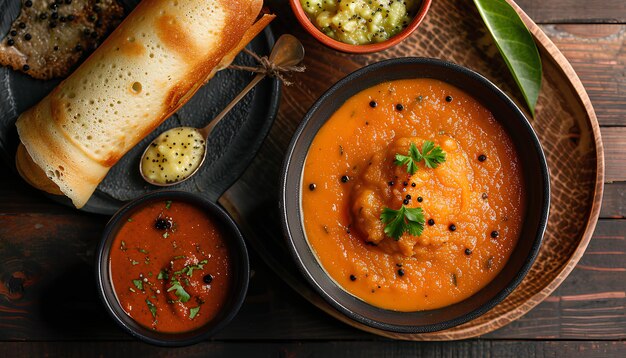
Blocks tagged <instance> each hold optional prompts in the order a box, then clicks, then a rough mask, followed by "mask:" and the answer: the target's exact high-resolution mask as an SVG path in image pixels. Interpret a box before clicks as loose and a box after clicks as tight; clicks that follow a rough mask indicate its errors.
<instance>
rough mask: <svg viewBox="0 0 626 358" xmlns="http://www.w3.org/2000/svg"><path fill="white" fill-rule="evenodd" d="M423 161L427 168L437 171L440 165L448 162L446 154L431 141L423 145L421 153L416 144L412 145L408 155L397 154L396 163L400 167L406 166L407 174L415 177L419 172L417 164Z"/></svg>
mask: <svg viewBox="0 0 626 358" xmlns="http://www.w3.org/2000/svg"><path fill="white" fill-rule="evenodd" d="M422 160H424V165H425V166H426V167H427V168H431V169H435V168H437V166H439V164H441V163H443V162H445V161H446V153H445V152H444V151H443V150H442V149H441V147H440V146H435V143H433V142H431V141H429V140H427V141H425V142H424V144H422V152H421V153H420V151H419V149H417V146H416V145H415V143H411V145H410V146H409V152H408V153H407V155H402V154H399V153H398V154H396V160H395V162H394V163H395V164H396V165H398V166H402V165H406V171H407V173H409V174H411V175H413V174H415V172H417V169H418V167H417V163H418V162H420V161H422Z"/></svg>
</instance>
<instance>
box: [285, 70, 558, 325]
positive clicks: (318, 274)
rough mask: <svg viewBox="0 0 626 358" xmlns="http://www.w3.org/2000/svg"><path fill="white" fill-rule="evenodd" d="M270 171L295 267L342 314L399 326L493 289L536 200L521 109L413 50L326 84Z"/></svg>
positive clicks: (544, 171)
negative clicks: (278, 184) (275, 170)
mask: <svg viewBox="0 0 626 358" xmlns="http://www.w3.org/2000/svg"><path fill="white" fill-rule="evenodd" d="M282 179H283V182H282V197H281V205H282V214H283V224H284V231H285V234H286V237H287V239H288V243H289V247H290V249H291V251H292V253H293V255H294V257H295V259H296V262H297V264H298V266H299V267H300V269H301V271H302V272H303V274H304V275H305V277H306V278H307V279H308V281H309V282H310V283H311V284H312V285H313V287H314V288H315V289H316V290H317V291H318V292H319V293H320V294H321V295H322V296H323V297H324V298H325V299H326V300H327V301H328V302H329V303H330V304H331V305H333V306H334V307H335V308H336V309H338V310H339V311H341V312H342V313H344V314H346V315H347V316H349V317H350V318H352V319H354V320H356V321H358V322H361V323H364V324H366V325H369V326H372V327H375V328H379V329H384V330H388V331H393V332H401V333H421V332H431V331H437V330H441V329H445V328H449V327H452V326H455V325H458V324H461V323H464V322H467V321H469V320H471V319H473V318H476V317H478V316H479V315H480V314H482V313H484V312H486V311H487V310H489V309H490V308H492V307H493V306H495V305H496V304H497V303H498V302H500V301H502V300H503V299H504V298H505V297H506V296H507V295H508V294H509V293H510V292H511V291H512V290H513V289H514V288H515V287H516V286H517V285H518V284H519V283H520V282H521V280H522V279H523V277H524V275H525V274H526V273H527V272H528V270H529V268H530V266H531V265H532V262H533V261H534V258H535V256H536V254H537V252H538V250H539V247H540V245H541V240H542V237H543V233H544V230H545V225H546V221H547V215H548V209H549V200H550V195H549V191H550V189H549V175H548V168H547V165H546V161H545V157H544V154H543V151H542V149H541V146H540V144H539V141H538V139H537V137H536V135H535V133H534V132H533V130H532V127H531V126H530V124H529V122H528V120H527V119H526V117H525V116H524V114H523V113H522V111H521V110H520V109H519V108H518V107H517V106H516V105H515V104H514V103H513V102H512V101H511V99H510V98H508V97H507V96H506V95H505V94H504V93H503V92H502V91H500V90H499V89H498V88H497V87H496V86H495V85H493V84H492V83H491V82H489V81H488V80H487V79H485V78H484V77H482V76H481V75H479V74H477V73H475V72H473V71H471V70H469V69H466V68H463V67H460V66H457V65H454V64H452V63H448V62H444V61H440V60H434V59H425V58H401V59H394V60H388V61H383V62H379V63H376V64H373V65H370V66H367V67H365V68H363V69H361V70H358V71H356V72H354V73H352V74H351V75H349V76H347V77H346V78H344V79H343V80H341V81H340V82H338V83H337V84H336V85H334V86H333V87H332V88H331V89H330V90H329V91H328V92H327V93H325V94H324V95H323V96H322V97H321V98H320V99H319V100H318V101H317V102H316V103H315V104H314V105H313V107H312V108H311V110H310V111H309V112H308V113H307V115H306V116H305V118H304V121H303V123H302V124H301V126H300V128H299V129H298V130H297V132H296V135H295V136H294V139H293V141H292V143H291V146H290V148H289V151H288V153H287V159H286V161H285V166H284V175H283V178H282Z"/></svg>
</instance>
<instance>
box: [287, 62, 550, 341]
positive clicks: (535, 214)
mask: <svg viewBox="0 0 626 358" xmlns="http://www.w3.org/2000/svg"><path fill="white" fill-rule="evenodd" d="M409 78H433V79H437V80H440V81H443V82H446V83H449V84H451V85H453V86H456V87H457V88H460V89H461V90H463V91H465V92H466V93H469V94H471V95H472V96H473V97H474V98H476V99H477V100H479V101H480V102H481V103H482V104H483V105H484V106H485V107H486V108H488V109H489V110H491V112H492V113H493V114H494V116H495V118H496V119H497V120H498V122H499V123H500V124H501V125H502V126H503V127H504V129H505V130H506V131H507V133H508V134H509V135H510V137H511V139H512V140H513V143H514V145H515V147H516V148H517V152H518V154H519V156H520V159H521V162H522V167H523V176H524V182H525V187H526V203H527V210H526V217H525V218H524V220H523V222H524V225H523V229H522V233H521V235H520V239H519V241H518V243H517V246H516V247H515V249H514V250H513V252H512V254H511V257H510V259H509V261H508V262H507V264H506V265H505V267H504V268H503V269H502V271H501V272H500V273H499V274H498V275H497V276H496V278H495V279H494V280H493V281H491V282H490V283H489V284H488V285H487V286H485V287H484V288H483V289H482V290H480V291H479V292H477V293H476V294H474V295H473V296H471V297H469V298H467V299H465V300H463V301H461V302H458V303H456V304H453V305H450V306H447V307H442V308H439V309H435V310H427V311H416V312H399V311H392V310H385V309H381V308H378V307H375V306H372V305H370V304H368V303H366V302H364V301H362V300H360V299H358V298H356V297H355V296H353V295H351V294H350V293H348V292H346V291H344V290H343V289H342V288H341V287H340V286H338V285H337V284H336V283H335V281H333V280H332V278H330V276H329V275H328V274H327V273H326V271H324V269H323V267H322V266H321V265H320V263H319V262H318V260H317V257H316V256H315V253H314V252H313V250H312V249H311V247H310V246H309V243H308V241H307V239H306V235H305V232H304V228H303V225H302V215H301V211H300V209H301V207H300V200H301V198H300V197H301V188H302V182H301V181H302V172H303V168H304V163H305V160H306V156H307V153H308V150H309V147H310V145H311V142H312V141H313V138H314V137H315V135H316V134H317V132H318V130H319V129H320V128H321V127H322V125H324V123H326V121H327V120H328V118H330V116H332V114H333V113H334V112H335V111H336V110H337V109H338V108H339V107H340V106H341V105H343V103H344V102H345V101H346V100H347V99H349V98H350V97H352V96H353V95H355V94H357V93H358V92H360V91H362V90H364V89H367V88H369V87H372V86H374V85H376V84H379V83H382V82H386V81H392V80H398V79H409ZM280 205H281V216H282V223H283V231H284V234H285V236H286V239H287V242H288V246H289V249H290V251H291V253H292V255H293V257H294V259H295V261H296V263H297V265H298V267H299V268H300V271H301V272H302V274H303V275H304V277H305V278H306V280H307V281H309V283H310V284H311V286H313V288H314V289H315V290H316V291H317V292H318V293H319V294H320V295H321V296H322V297H323V298H324V299H325V300H326V301H327V302H328V303H329V304H330V305H331V306H333V307H334V308H336V309H337V310H338V311H340V312H341V313H343V314H345V315H346V316H348V317H349V318H351V319H353V320H355V321H357V322H360V323H362V324H365V325H367V326H370V327H374V328H377V329H381V330H385V331H390V332H398V333H427V332H434V331H440V330H444V329H447V328H450V327H454V326H457V325H460V324H462V323H465V322H468V321H470V320H472V319H475V318H476V317H478V316H480V315H482V314H484V313H485V312H487V311H488V310H490V309H491V308H493V307H494V306H495V305H497V304H498V303H499V302H501V301H502V300H504V298H505V297H506V296H508V295H509V294H510V293H511V292H512V291H513V290H514V289H515V287H517V286H518V285H519V283H520V282H521V281H522V279H523V278H524V276H525V275H526V273H527V272H528V270H529V269H530V267H531V265H532V263H533V262H534V260H535V258H536V256H537V253H538V252H539V248H540V247H541V241H542V239H543V234H544V231H545V228H546V224H547V219H548V211H549V207H550V181H549V173H548V166H547V164H546V159H545V156H544V153H543V150H542V148H541V145H540V143H539V140H538V139H537V135H536V134H535V132H534V131H533V129H532V127H531V125H530V123H529V122H528V120H527V119H526V117H525V116H524V114H523V112H522V111H521V110H520V109H519V108H518V107H517V106H516V105H515V103H513V101H512V100H511V99H510V98H509V97H508V96H507V95H506V94H504V92H502V91H501V90H500V89H498V88H497V87H496V86H495V85H494V84H493V83H491V82H490V81H489V80H488V79H486V78H485V77H483V76H481V75H480V74H478V73H476V72H474V71H472V70H469V69H467V68H464V67H461V66H459V65H456V64H453V63H450V62H445V61H441V60H437V59H429V58H414V57H407V58H398V59H392V60H387V61H382V62H378V63H375V64H372V65H369V66H367V67H364V68H361V69H360V70H357V71H355V72H353V73H352V74H350V75H348V76H347V77H345V78H343V79H342V80H340V81H339V82H337V83H336V84H335V85H334V86H332V87H331V88H330V89H329V90H328V91H327V92H326V93H324V94H323V95H322V96H321V97H320V98H319V99H318V100H317V102H315V104H313V106H312V107H311V109H310V110H309V112H308V113H307V114H306V115H305V117H304V119H303V121H302V123H301V124H300V127H299V128H298V129H297V130H296V133H295V135H294V137H293V139H292V141H291V144H290V146H289V149H288V150H287V154H286V159H285V163H284V167H283V172H282V182H281V197H280Z"/></svg>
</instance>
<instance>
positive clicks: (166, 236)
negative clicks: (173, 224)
mask: <svg viewBox="0 0 626 358" xmlns="http://www.w3.org/2000/svg"><path fill="white" fill-rule="evenodd" d="M169 236H170V233H169V232H167V231H166V232H164V233H163V238H164V239H167V238H168V237H169Z"/></svg>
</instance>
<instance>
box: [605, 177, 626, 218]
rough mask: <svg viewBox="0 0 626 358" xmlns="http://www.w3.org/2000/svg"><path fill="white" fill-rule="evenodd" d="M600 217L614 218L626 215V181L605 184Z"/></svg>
mask: <svg viewBox="0 0 626 358" xmlns="http://www.w3.org/2000/svg"><path fill="white" fill-rule="evenodd" d="M600 217H602V218H613V219H620V218H624V217H626V182H616V183H610V184H605V185H604V199H602V210H601V211H600Z"/></svg>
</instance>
